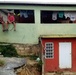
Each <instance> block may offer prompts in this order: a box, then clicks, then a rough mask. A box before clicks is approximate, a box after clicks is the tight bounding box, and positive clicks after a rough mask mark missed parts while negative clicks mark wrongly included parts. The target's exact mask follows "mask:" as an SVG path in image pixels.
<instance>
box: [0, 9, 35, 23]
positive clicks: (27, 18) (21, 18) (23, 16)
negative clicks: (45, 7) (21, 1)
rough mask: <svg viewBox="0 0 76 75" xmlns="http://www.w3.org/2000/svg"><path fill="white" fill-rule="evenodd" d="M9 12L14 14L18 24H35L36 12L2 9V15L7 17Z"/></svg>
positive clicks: (0, 11) (0, 10)
mask: <svg viewBox="0 0 76 75" xmlns="http://www.w3.org/2000/svg"><path fill="white" fill-rule="evenodd" d="M8 12H12V13H13V14H14V17H15V21H16V23H35V19H34V10H22V9H0V14H1V15H2V16H3V17H5V16H7V14H8Z"/></svg>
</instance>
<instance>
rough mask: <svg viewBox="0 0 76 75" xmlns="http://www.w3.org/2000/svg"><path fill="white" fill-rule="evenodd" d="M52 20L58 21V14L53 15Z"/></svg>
mask: <svg viewBox="0 0 76 75" xmlns="http://www.w3.org/2000/svg"><path fill="white" fill-rule="evenodd" d="M52 20H57V12H53V13H52Z"/></svg>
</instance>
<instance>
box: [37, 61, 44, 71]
mask: <svg viewBox="0 0 76 75" xmlns="http://www.w3.org/2000/svg"><path fill="white" fill-rule="evenodd" d="M42 64H43V63H42V61H41V60H40V61H39V62H38V64H37V70H38V71H39V72H42Z"/></svg>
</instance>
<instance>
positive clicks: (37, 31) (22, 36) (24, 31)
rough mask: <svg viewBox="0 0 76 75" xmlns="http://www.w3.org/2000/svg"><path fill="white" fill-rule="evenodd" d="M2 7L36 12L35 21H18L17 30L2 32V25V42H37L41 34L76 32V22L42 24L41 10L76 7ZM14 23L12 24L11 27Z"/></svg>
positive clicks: (2, 7)
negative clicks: (29, 22)
mask: <svg viewBox="0 0 76 75" xmlns="http://www.w3.org/2000/svg"><path fill="white" fill-rule="evenodd" d="M0 9H25V10H26V9H32V10H34V12H35V23H32V24H28V23H17V24H16V26H17V31H16V32H15V31H13V30H12V31H8V32H2V28H1V25H0V42H8V43H23V44H37V43H38V37H39V36H40V35H51V34H76V24H67V23H63V24H41V23H40V10H71V11H73V10H76V7H55V6H53V7H51V6H24V5H22V6H20V5H17V6H16V5H0ZM12 26H13V25H10V27H9V28H10V29H11V28H12Z"/></svg>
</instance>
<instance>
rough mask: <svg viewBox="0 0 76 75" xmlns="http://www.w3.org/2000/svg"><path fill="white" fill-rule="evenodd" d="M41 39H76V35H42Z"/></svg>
mask: <svg viewBox="0 0 76 75" xmlns="http://www.w3.org/2000/svg"><path fill="white" fill-rule="evenodd" d="M39 38H76V34H52V35H40V37H39Z"/></svg>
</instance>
